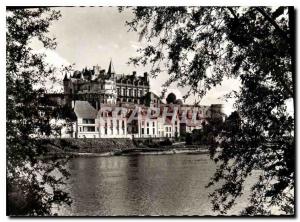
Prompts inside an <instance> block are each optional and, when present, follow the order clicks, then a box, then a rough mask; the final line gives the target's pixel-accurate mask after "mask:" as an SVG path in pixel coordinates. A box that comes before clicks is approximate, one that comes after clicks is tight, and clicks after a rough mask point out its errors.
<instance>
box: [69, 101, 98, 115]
mask: <svg viewBox="0 0 300 222" xmlns="http://www.w3.org/2000/svg"><path fill="white" fill-rule="evenodd" d="M74 112H75V114H76V116H77V118H84V119H96V118H97V110H96V109H95V108H94V107H92V106H91V104H90V103H89V102H87V101H75V106H74Z"/></svg>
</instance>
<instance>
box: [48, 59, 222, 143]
mask: <svg viewBox="0 0 300 222" xmlns="http://www.w3.org/2000/svg"><path fill="white" fill-rule="evenodd" d="M63 85H64V93H63V94H52V95H49V98H50V100H56V101H57V103H58V104H59V105H64V106H69V107H71V108H72V110H73V112H74V114H75V116H76V120H75V121H74V123H73V127H72V130H69V132H70V133H69V135H68V137H73V138H176V137H180V136H181V135H184V134H186V133H190V132H192V131H193V130H194V129H201V128H202V126H203V124H206V123H207V122H208V120H209V119H210V118H219V117H221V118H223V116H222V105H221V104H213V105H211V106H192V105H187V104H183V102H182V101H179V102H176V104H164V103H163V102H162V100H161V99H160V97H159V96H157V95H155V94H154V93H153V92H151V91H150V83H149V76H148V74H147V73H146V72H145V73H143V74H142V75H137V73H136V72H135V71H134V72H133V73H132V74H131V75H125V74H117V73H116V72H115V70H114V67H113V64H112V61H111V62H110V64H109V67H108V70H107V71H106V70H105V69H101V67H100V66H98V65H96V66H94V67H93V68H92V69H87V68H85V69H83V70H82V71H75V72H74V73H72V74H71V75H70V76H68V75H65V77H64V79H63Z"/></svg>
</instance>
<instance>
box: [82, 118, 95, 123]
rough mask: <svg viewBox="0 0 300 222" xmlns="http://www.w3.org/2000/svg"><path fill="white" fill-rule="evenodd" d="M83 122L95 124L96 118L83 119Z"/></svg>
mask: <svg viewBox="0 0 300 222" xmlns="http://www.w3.org/2000/svg"><path fill="white" fill-rule="evenodd" d="M82 123H83V124H95V119H82Z"/></svg>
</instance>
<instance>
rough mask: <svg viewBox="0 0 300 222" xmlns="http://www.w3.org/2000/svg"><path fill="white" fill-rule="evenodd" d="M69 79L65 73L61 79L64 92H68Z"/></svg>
mask: <svg viewBox="0 0 300 222" xmlns="http://www.w3.org/2000/svg"><path fill="white" fill-rule="evenodd" d="M69 83H70V79H68V76H67V73H66V74H65V77H64V79H63V85H64V94H70V84H69Z"/></svg>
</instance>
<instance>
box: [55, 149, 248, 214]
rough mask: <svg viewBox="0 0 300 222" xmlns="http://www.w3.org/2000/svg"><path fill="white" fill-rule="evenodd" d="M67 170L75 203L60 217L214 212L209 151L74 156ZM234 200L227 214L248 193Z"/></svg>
mask: <svg viewBox="0 0 300 222" xmlns="http://www.w3.org/2000/svg"><path fill="white" fill-rule="evenodd" d="M68 168H69V171H70V173H71V178H70V180H69V181H68V188H67V189H68V191H69V192H70V194H71V196H72V199H73V204H72V206H71V207H65V208H62V209H60V210H59V211H58V214H59V215H62V216H70V215H71V216H116V215H124V216H133V215H164V216H170V215H180V216H181V215H190V216H191V215H199V216H204V215H216V213H215V212H213V211H212V210H211V204H210V199H209V197H208V194H209V192H211V191H212V189H211V188H210V189H207V188H205V186H206V185H207V183H208V181H209V178H210V176H212V174H213V173H214V170H215V168H216V165H215V164H214V162H213V161H211V160H210V159H209V156H208V155H207V154H201V155H187V154H175V155H137V156H113V157H77V158H74V159H72V160H71V161H70V162H69V165H68ZM253 181H254V180H253ZM253 181H249V184H251V183H253ZM246 193H247V192H246ZM237 203H238V204H237V206H235V207H234V209H232V210H231V211H230V214H238V213H239V211H240V210H241V209H242V207H245V206H246V205H247V195H244V196H243V197H242V198H240V199H239V200H238V202H237Z"/></svg>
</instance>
